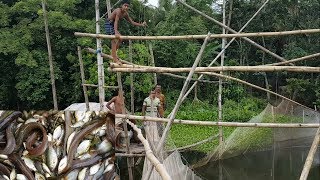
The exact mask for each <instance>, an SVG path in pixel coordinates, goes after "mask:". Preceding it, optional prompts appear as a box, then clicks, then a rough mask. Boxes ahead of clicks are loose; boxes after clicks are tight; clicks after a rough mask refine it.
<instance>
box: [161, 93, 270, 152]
mask: <svg viewBox="0 0 320 180" xmlns="http://www.w3.org/2000/svg"><path fill="white" fill-rule="evenodd" d="M263 103H264V102H263V101H259V100H257V99H255V98H250V99H246V100H242V101H240V102H233V101H227V102H225V104H224V106H225V107H224V112H223V116H224V120H223V121H238V122H243V121H248V120H250V119H251V118H252V117H253V116H255V115H257V114H259V113H260V112H261V111H262V110H263V108H264V107H265V105H262V104H263ZM176 119H186V120H199V121H217V119H218V109H217V107H216V106H213V105H210V104H209V103H207V102H197V103H192V102H186V103H184V105H183V106H181V108H180V109H179V112H178V113H177V116H176ZM234 129H235V128H234V127H223V133H224V137H228V136H229V135H230V134H231V133H232V132H233V131H234ZM218 132H219V129H218V127H212V126H211V127H209V126H195V125H181V124H174V125H173V126H172V128H171V130H170V137H171V141H173V142H174V145H175V146H176V147H183V146H186V145H190V144H194V143H196V142H199V141H201V140H204V139H207V138H209V137H211V136H215V135H216V134H218ZM171 143H172V142H167V144H171ZM218 144H219V142H218V138H216V139H214V140H213V141H211V142H207V143H204V144H202V145H200V146H197V147H196V148H194V150H197V151H201V152H205V153H206V152H209V151H211V150H213V149H214V147H216V146H217V145H218ZM169 147H170V146H169Z"/></svg>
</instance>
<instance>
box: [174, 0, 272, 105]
mask: <svg viewBox="0 0 320 180" xmlns="http://www.w3.org/2000/svg"><path fill="white" fill-rule="evenodd" d="M178 2H180V1H178ZM268 2H269V0H266V2H265V3H264V4H263V5H262V6H261V7H260V8H259V9H258V10H257V12H256V13H254V15H253V16H252V17H251V18H250V19H249V20H248V21H247V23H246V24H245V25H243V26H242V28H241V29H240V30H239V31H238V32H237V33H241V32H242V31H243V30H244V29H245V28H246V27H247V26H248V25H249V23H250V22H251V21H252V20H253V19H254V18H255V17H256V16H257V15H258V14H259V12H260V11H261V10H262V9H263V8H264V7H265V6H266V5H267V3H268ZM234 40H236V38H232V39H231V40H230V41H229V42H228V44H227V45H226V46H225V47H224V48H223V49H222V50H221V51H220V53H219V54H218V55H217V56H216V57H215V58H214V59H213V60H212V62H211V63H210V64H209V65H208V67H211V66H212V65H213V64H214V63H215V62H216V61H217V59H218V58H219V57H220V56H221V55H222V54H223V53H224V51H225V50H226V49H227V48H228V47H229V46H230V45H231V44H232V42H233V41H234ZM202 77H203V74H202V75H200V76H199V77H198V80H201V79H202ZM196 84H198V81H195V82H194V83H193V85H192V86H191V87H190V88H189V90H188V91H187V92H186V94H185V95H184V96H183V99H182V101H184V100H185V99H186V98H187V96H188V95H189V94H190V92H191V91H192V89H194V87H195V86H196Z"/></svg>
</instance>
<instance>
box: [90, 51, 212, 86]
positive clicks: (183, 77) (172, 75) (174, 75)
mask: <svg viewBox="0 0 320 180" xmlns="http://www.w3.org/2000/svg"><path fill="white" fill-rule="evenodd" d="M84 50H86V51H87V52H90V53H93V54H95V53H96V51H95V50H94V49H92V48H85V49H84ZM101 55H102V57H105V58H109V59H111V60H112V56H110V55H108V54H105V53H101ZM119 60H120V61H121V62H122V63H124V64H129V65H135V64H133V63H132V62H129V61H126V60H123V59H119ZM141 67H149V66H142V65H141ZM161 74H163V75H166V76H171V77H175V78H179V79H187V77H185V76H180V75H176V74H172V73H161ZM192 80H193V81H198V82H204V83H218V82H217V81H209V80H199V78H198V79H194V78H192Z"/></svg>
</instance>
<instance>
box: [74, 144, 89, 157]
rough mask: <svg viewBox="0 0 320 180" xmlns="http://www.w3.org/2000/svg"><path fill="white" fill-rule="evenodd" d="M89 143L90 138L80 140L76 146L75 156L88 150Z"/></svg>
mask: <svg viewBox="0 0 320 180" xmlns="http://www.w3.org/2000/svg"><path fill="white" fill-rule="evenodd" d="M90 144H91V140H84V141H82V142H81V143H80V144H79V146H78V148H77V153H76V157H78V156H79V155H82V154H84V153H86V152H88V151H89V148H90Z"/></svg>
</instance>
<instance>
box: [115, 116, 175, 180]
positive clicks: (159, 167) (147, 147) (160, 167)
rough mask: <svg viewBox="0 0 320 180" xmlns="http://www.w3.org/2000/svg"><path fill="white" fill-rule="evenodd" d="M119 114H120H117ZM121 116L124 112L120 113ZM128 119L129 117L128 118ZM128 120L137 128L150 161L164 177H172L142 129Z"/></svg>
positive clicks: (134, 128)
mask: <svg viewBox="0 0 320 180" xmlns="http://www.w3.org/2000/svg"><path fill="white" fill-rule="evenodd" d="M116 115H119V114H116ZM120 115H121V116H122V115H123V114H120ZM124 116H125V117H124V118H126V117H128V116H131V115H124ZM126 119H127V118H126ZM126 122H127V123H128V124H129V125H130V126H131V127H132V128H133V130H135V131H136V132H137V133H138V138H139V139H140V141H141V142H142V144H143V146H144V149H145V152H146V157H147V158H148V159H149V161H150V162H151V163H152V165H153V166H154V167H155V168H156V170H157V171H158V173H159V174H160V176H161V177H162V179H165V180H167V179H171V177H170V176H169V174H168V172H167V171H166V169H165V167H164V165H163V164H162V163H160V161H159V160H158V159H157V158H156V157H155V156H154V154H153V152H152V150H151V148H150V145H149V143H148V141H147V140H146V139H145V138H144V137H143V135H142V133H141V130H140V129H139V128H138V127H137V126H136V125H135V124H133V123H132V122H130V121H129V120H128V119H127V120H126Z"/></svg>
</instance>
